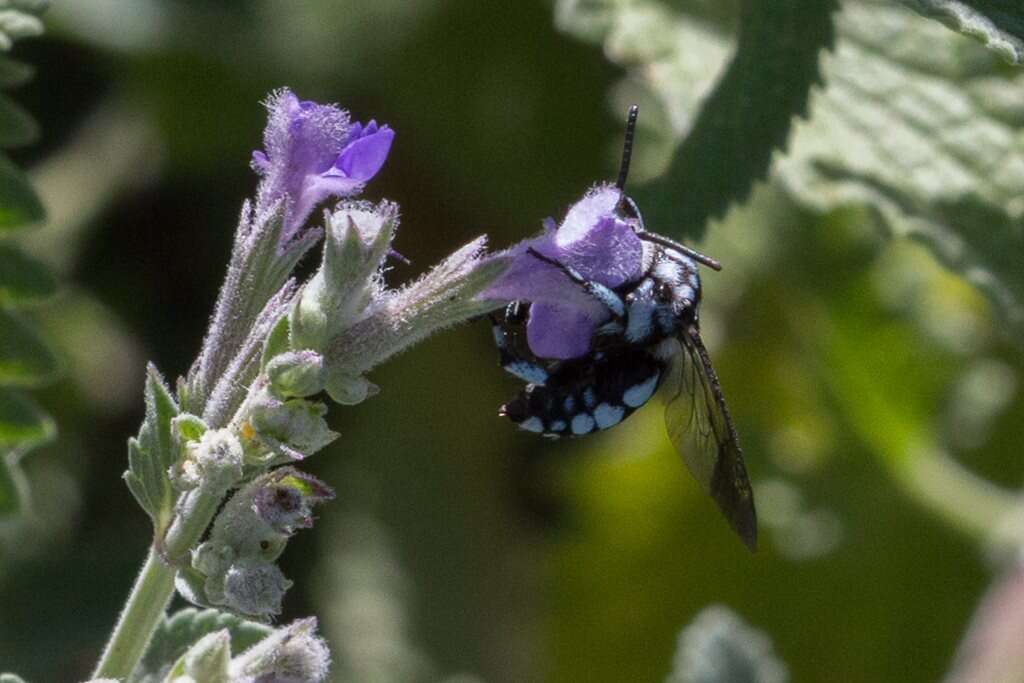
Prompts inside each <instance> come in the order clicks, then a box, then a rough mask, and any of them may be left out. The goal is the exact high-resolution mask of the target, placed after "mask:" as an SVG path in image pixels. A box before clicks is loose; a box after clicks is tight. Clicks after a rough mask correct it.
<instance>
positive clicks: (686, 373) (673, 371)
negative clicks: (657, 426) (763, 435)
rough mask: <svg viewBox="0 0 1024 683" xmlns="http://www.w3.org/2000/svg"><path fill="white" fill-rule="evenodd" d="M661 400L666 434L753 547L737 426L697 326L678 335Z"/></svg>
mask: <svg viewBox="0 0 1024 683" xmlns="http://www.w3.org/2000/svg"><path fill="white" fill-rule="evenodd" d="M679 343H680V345H681V346H682V349H681V351H682V352H681V353H676V354H674V355H673V358H672V365H671V367H670V368H669V372H668V377H669V383H668V385H667V393H666V405H665V425H666V427H667V428H668V435H669V438H670V439H671V440H672V444H673V445H674V446H675V447H676V450H677V451H678V452H679V454H680V455H681V456H682V457H683V461H684V462H685V463H686V466H687V467H688V468H689V469H690V472H691V473H692V474H693V476H694V477H695V478H696V479H697V481H698V482H699V483H700V485H701V487H703V488H704V490H705V491H707V492H708V493H709V494H710V495H711V497H712V498H713V499H714V500H715V502H716V503H717V504H718V507H719V508H720V509H721V510H722V514H724V515H725V518H726V520H728V522H729V525H730V526H731V527H732V528H733V530H734V531H735V532H736V533H737V534H739V536H740V538H741V539H742V540H743V542H744V543H745V544H746V545H747V547H748V548H750V549H751V550H754V549H755V548H756V547H757V515H756V513H755V511H754V492H753V490H752V489H751V488H750V479H749V478H748V477H747V468H746V466H745V465H744V464H743V452H742V451H741V450H740V444H739V440H738V439H737V437H736V427H735V426H734V425H733V423H732V418H731V417H730V416H729V409H728V407H726V405H725V397H724V396H723V395H722V387H721V386H720V385H719V383H718V375H716V374H715V369H714V368H713V367H711V360H710V358H709V357H708V352H707V350H706V349H705V348H704V343H703V342H702V341H701V338H700V332H699V331H698V329H697V326H696V325H692V326H690V327H689V328H688V329H687V330H685V331H684V332H683V333H682V334H681V335H680V338H679Z"/></svg>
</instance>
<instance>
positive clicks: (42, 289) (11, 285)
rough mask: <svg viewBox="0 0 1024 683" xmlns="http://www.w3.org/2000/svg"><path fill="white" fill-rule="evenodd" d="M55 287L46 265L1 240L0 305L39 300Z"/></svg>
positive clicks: (36, 301) (48, 294) (28, 302)
mask: <svg viewBox="0 0 1024 683" xmlns="http://www.w3.org/2000/svg"><path fill="white" fill-rule="evenodd" d="M56 290H57V282H56V280H54V278H53V276H52V275H51V274H50V271H49V270H47V268H46V266H44V265H43V264H42V263H40V262H39V261H37V260H36V259H34V258H32V257H30V256H28V255H27V254H26V253H25V252H23V251H22V250H20V249H18V248H16V247H15V246H14V245H12V244H2V243H0V306H23V305H26V304H34V303H38V302H39V301H42V300H43V299H46V298H48V297H50V296H52V295H53V293H54V292H55V291H56Z"/></svg>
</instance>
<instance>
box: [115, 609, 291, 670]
mask: <svg viewBox="0 0 1024 683" xmlns="http://www.w3.org/2000/svg"><path fill="white" fill-rule="evenodd" d="M221 629H227V630H228V632H229V633H230V634H231V649H232V650H233V651H235V652H242V651H243V650H246V649H248V648H250V647H252V646H253V645H255V644H256V643H258V642H259V641H261V640H263V639H264V638H265V637H267V636H268V635H269V634H270V633H271V632H273V629H272V628H270V627H269V626H265V625H263V624H258V623H255V622H252V621H247V620H245V619H242V618H241V617H237V616H235V615H233V614H227V613H225V612H220V611H218V610H215V609H207V610H197V609H194V608H191V607H188V608H185V609H182V610H180V611H178V612H176V613H174V614H173V615H171V616H168V617H165V618H164V620H163V621H162V622H161V623H160V625H159V626H158V627H157V630H156V633H154V634H153V640H152V641H151V642H150V645H149V649H148V650H146V655H145V656H144V657H143V658H142V661H141V662H140V663H139V666H138V667H137V668H136V670H135V671H134V672H133V673H132V675H131V677H130V678H129V681H131V683H156V682H157V681H162V680H163V678H164V677H165V676H166V672H167V671H169V670H170V668H171V666H173V665H174V663H175V662H176V661H177V660H178V659H179V658H180V657H181V656H182V654H184V653H185V651H186V650H188V648H189V647H190V646H191V645H193V644H194V643H195V642H196V641H198V640H199V639H200V638H202V637H203V636H205V635H207V634H209V633H214V632H215V631H219V630H221Z"/></svg>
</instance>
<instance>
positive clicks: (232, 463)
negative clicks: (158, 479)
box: [169, 415, 242, 493]
mask: <svg viewBox="0 0 1024 683" xmlns="http://www.w3.org/2000/svg"><path fill="white" fill-rule="evenodd" d="M180 417H186V418H192V419H191V420H188V419H186V420H180V421H179V419H178V418H175V425H174V426H175V430H174V433H175V434H177V435H179V436H178V438H183V439H188V438H189V437H190V436H194V435H196V434H199V433H200V432H199V430H198V423H201V422H202V421H201V420H199V419H198V418H195V417H194V416H191V415H189V416H180ZM203 427H204V428H205V425H203ZM169 475H170V477H171V481H172V482H173V483H174V485H175V486H177V487H178V488H180V489H183V490H188V489H194V488H199V489H202V490H203V491H207V492H210V493H223V492H225V491H227V490H228V489H230V488H231V487H232V486H233V485H234V484H235V482H237V481H238V480H239V479H241V478H242V443H241V442H240V441H239V440H238V437H237V436H235V435H234V433H232V432H231V431H230V430H228V429H214V430H207V431H205V432H202V436H200V437H199V439H198V440H188V441H185V442H184V444H183V448H182V450H181V458H180V460H179V461H178V462H177V463H176V464H175V465H174V466H173V467H172V468H171V470H170V472H169Z"/></svg>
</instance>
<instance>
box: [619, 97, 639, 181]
mask: <svg viewBox="0 0 1024 683" xmlns="http://www.w3.org/2000/svg"><path fill="white" fill-rule="evenodd" d="M639 112H640V107H638V106H636V105H635V104H634V105H633V106H631V107H630V108H629V118H628V119H626V140H625V142H623V143H622V163H621V164H619V179H618V180H617V181H615V187H617V188H619V189H620V190H624V189H625V188H626V176H628V175H629V160H630V158H631V157H632V156H633V135H634V133H635V132H636V115H637V114H638V113H639Z"/></svg>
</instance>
